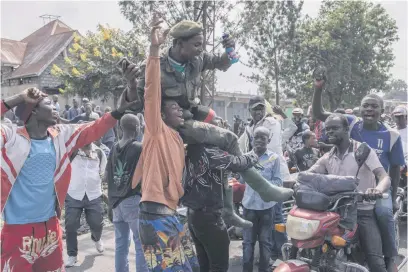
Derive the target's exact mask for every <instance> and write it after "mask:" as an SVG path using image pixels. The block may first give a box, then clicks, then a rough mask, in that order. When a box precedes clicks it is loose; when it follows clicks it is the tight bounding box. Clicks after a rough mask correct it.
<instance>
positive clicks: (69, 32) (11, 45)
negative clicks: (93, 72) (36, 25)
mask: <svg viewBox="0 0 408 272" xmlns="http://www.w3.org/2000/svg"><path fill="white" fill-rule="evenodd" d="M74 33H77V34H78V35H79V33H78V31H77V30H74V29H72V28H70V27H69V26H68V25H66V24H65V23H63V22H61V21H60V20H58V19H56V20H53V21H51V22H49V23H47V24H45V25H44V26H43V27H41V28H40V29H38V30H36V31H34V32H33V33H31V34H30V35H28V36H27V37H26V38H24V39H22V40H21V41H14V40H9V39H3V38H2V39H1V59H0V61H1V97H2V98H4V97H8V96H11V95H14V94H17V93H20V92H22V91H23V90H25V89H27V88H29V87H37V88H38V89H39V90H41V91H43V92H45V93H47V94H58V93H59V88H63V87H64V86H63V84H62V82H60V80H59V79H58V78H56V77H55V76H53V75H52V74H51V68H52V66H53V64H56V65H58V67H61V68H64V67H65V61H64V58H65V57H67V54H69V52H67V51H68V49H69V47H70V46H71V44H72V43H73V40H74ZM72 98H73V97H68V96H66V95H64V96H60V100H59V103H60V105H61V108H63V106H64V105H65V104H72ZM93 102H96V104H99V105H101V106H105V105H109V106H113V102H112V101H109V102H108V103H106V104H104V103H101V102H100V101H93Z"/></svg>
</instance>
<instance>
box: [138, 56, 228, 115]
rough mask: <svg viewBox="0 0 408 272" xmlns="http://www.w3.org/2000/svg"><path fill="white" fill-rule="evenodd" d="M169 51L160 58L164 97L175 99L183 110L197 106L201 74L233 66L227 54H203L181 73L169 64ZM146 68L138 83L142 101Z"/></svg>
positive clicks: (187, 65)
mask: <svg viewBox="0 0 408 272" xmlns="http://www.w3.org/2000/svg"><path fill="white" fill-rule="evenodd" d="M169 51H170V50H167V51H166V53H164V54H163V55H162V56H161V57H160V69H161V87H162V97H165V98H173V99H175V100H176V101H177V102H178V103H179V105H180V106H181V107H182V108H183V109H191V108H192V107H194V106H196V102H194V99H195V98H196V97H198V96H199V90H200V87H201V72H203V71H206V70H214V69H218V70H221V71H226V70H227V69H228V68H229V67H230V66H231V63H230V61H229V59H228V57H227V55H226V54H225V53H224V54H223V55H213V54H210V53H207V52H203V54H201V55H199V56H197V57H195V58H194V59H193V60H191V61H189V62H188V63H187V64H186V68H185V71H184V73H180V72H178V71H176V70H175V69H174V68H173V67H172V66H171V64H170V63H169V59H168V54H169ZM145 67H146V66H145V64H143V65H142V66H141V71H142V73H141V77H140V78H139V83H138V94H139V99H141V100H143V98H144V88H145V73H144V70H145Z"/></svg>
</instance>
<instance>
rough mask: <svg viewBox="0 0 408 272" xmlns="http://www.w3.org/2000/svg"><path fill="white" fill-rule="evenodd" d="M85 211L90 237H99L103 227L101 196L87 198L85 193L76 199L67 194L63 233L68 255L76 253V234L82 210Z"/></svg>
mask: <svg viewBox="0 0 408 272" xmlns="http://www.w3.org/2000/svg"><path fill="white" fill-rule="evenodd" d="M83 211H85V218H86V222H87V223H88V225H89V228H90V229H91V239H92V241H94V242H97V241H99V240H100V239H101V236H102V229H103V223H102V222H103V207H102V196H100V197H98V198H96V199H93V200H91V201H90V200H89V199H88V196H87V195H86V194H85V196H84V198H83V199H82V200H76V199H74V198H72V197H71V196H70V195H68V194H67V197H66V199H65V235H66V239H65V241H66V243H67V253H68V256H77V254H78V239H77V238H78V234H77V230H78V228H79V226H80V220H81V215H82V212H83Z"/></svg>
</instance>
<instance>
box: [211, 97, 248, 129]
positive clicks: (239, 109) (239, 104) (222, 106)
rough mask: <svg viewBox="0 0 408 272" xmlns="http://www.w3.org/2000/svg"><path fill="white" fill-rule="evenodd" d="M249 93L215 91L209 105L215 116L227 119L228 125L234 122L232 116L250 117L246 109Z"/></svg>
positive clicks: (245, 118) (244, 118) (243, 118)
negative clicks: (212, 101) (212, 100)
mask: <svg viewBox="0 0 408 272" xmlns="http://www.w3.org/2000/svg"><path fill="white" fill-rule="evenodd" d="M251 96H253V95H251V94H243V93H230V92H215V94H214V103H213V104H212V105H210V107H211V108H212V109H213V110H214V111H215V112H216V113H217V116H219V117H221V118H222V119H224V120H227V121H228V123H229V124H230V125H232V124H233V122H234V116H236V115H238V116H239V117H240V119H242V120H244V121H245V120H247V119H248V118H250V114H249V111H248V102H249V99H250V98H251Z"/></svg>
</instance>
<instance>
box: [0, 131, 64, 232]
mask: <svg viewBox="0 0 408 272" xmlns="http://www.w3.org/2000/svg"><path fill="white" fill-rule="evenodd" d="M55 167H56V154H55V148H54V143H53V141H52V139H51V138H47V139H45V140H33V139H32V140H31V149H30V154H29V155H28V157H27V159H26V161H25V162H24V165H23V167H22V168H21V171H20V173H19V175H18V176H17V179H16V181H15V183H14V185H13V187H12V189H11V192H10V195H9V198H8V200H7V203H6V206H5V208H4V217H5V221H6V222H7V224H27V223H38V222H45V221H47V220H48V219H50V218H51V217H53V216H55V201H56V195H55V190H54V172H55Z"/></svg>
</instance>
